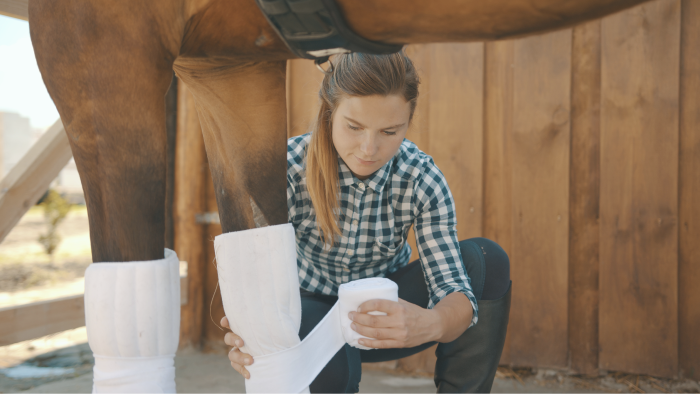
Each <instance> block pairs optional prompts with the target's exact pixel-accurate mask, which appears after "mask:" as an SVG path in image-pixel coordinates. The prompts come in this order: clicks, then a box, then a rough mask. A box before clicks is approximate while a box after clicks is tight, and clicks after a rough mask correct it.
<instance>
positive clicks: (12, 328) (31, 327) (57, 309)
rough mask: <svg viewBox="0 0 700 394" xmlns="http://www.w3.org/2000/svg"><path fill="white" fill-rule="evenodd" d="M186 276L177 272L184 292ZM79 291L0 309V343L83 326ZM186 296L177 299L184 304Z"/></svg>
mask: <svg viewBox="0 0 700 394" xmlns="http://www.w3.org/2000/svg"><path fill="white" fill-rule="evenodd" d="M186 286H187V275H182V274H181V275H180V288H181V294H184V295H185V296H186V295H187V289H186ZM84 298H85V297H84V295H83V294H76V295H72V296H68V297H61V298H55V299H52V300H46V301H39V302H33V303H30V304H23V305H16V306H10V307H5V308H0V346H7V345H11V344H13V343H17V342H21V341H26V340H29V339H34V338H39V337H43V336H46V335H51V334H55V333H57V332H61V331H66V330H70V329H73V328H78V327H83V326H84V325H85V302H84ZM185 302H186V298H182V297H181V299H180V303H181V304H184V303H185Z"/></svg>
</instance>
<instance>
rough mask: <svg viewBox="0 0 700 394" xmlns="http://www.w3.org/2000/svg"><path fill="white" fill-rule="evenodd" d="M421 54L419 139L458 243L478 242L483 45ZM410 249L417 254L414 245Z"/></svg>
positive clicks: (426, 363)
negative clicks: (439, 180)
mask: <svg viewBox="0 0 700 394" xmlns="http://www.w3.org/2000/svg"><path fill="white" fill-rule="evenodd" d="M422 49H423V50H424V52H422V53H423V54H424V56H428V59H425V58H418V56H415V55H414V56H413V58H414V60H415V61H416V62H423V63H422V64H421V65H420V66H421V68H423V67H425V61H426V60H429V61H430V65H429V67H426V68H427V71H426V69H423V73H422V75H421V78H422V80H421V82H422V86H421V91H420V95H421V96H425V98H429V100H430V101H429V102H428V101H427V100H423V101H422V102H420V103H419V104H418V105H419V107H418V108H419V111H422V114H423V116H424V117H423V118H422V119H421V120H419V122H420V124H419V125H420V126H419V127H421V130H420V131H421V132H424V131H426V130H427V132H428V133H427V136H426V137H427V138H426V137H422V136H421V137H419V138H426V139H427V144H428V146H429V147H430V154H431V155H432V156H433V158H434V160H435V163H436V164H437V166H438V167H439V168H440V170H441V171H442V172H443V174H444V175H445V178H446V179H447V182H448V184H449V186H450V189H451V191H452V195H453V197H454V199H455V205H456V211H457V234H458V237H459V239H460V240H461V239H466V238H471V237H477V236H481V230H482V223H481V218H482V212H483V209H482V174H483V171H482V166H483V154H482V152H483V150H482V139H483V124H482V123H483V73H484V70H483V65H484V45H483V44H481V43H476V44H431V45H426V46H424V47H423V48H422ZM421 105H422V106H423V107H420V106H421ZM426 113H427V119H426V118H425V114H426ZM426 126H427V128H426ZM414 127H416V125H414ZM412 131H414V132H415V129H413V130H412ZM416 134H419V133H416ZM419 147H420V145H419ZM412 247H413V249H414V253H417V251H416V249H415V244H414V245H412ZM416 258H417V257H416ZM435 361H436V358H435V348H434V347H432V348H429V349H426V350H424V351H423V352H421V353H419V354H416V355H414V356H411V357H407V358H405V359H402V360H400V361H399V363H398V367H399V368H400V369H403V370H407V371H414V372H428V373H432V372H433V371H434V369H435Z"/></svg>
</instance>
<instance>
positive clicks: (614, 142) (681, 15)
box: [175, 0, 700, 379]
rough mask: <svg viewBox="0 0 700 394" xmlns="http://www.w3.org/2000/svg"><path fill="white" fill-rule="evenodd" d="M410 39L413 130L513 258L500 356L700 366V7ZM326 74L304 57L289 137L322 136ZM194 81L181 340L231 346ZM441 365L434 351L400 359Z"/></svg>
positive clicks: (181, 187) (185, 103) (596, 364)
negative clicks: (424, 41) (201, 217)
mask: <svg viewBox="0 0 700 394" xmlns="http://www.w3.org/2000/svg"><path fill="white" fill-rule="evenodd" d="M407 51H408V53H409V55H410V56H411V58H412V59H413V60H414V62H415V63H416V65H417V66H418V68H419V71H420V75H421V79H422V83H421V93H420V100H419V104H418V109H417V114H416V117H415V121H414V124H413V126H412V128H411V130H410V131H409V134H408V136H407V138H409V139H410V140H412V141H414V142H416V143H417V144H418V146H419V147H420V148H421V149H422V150H424V151H425V152H427V153H428V154H430V155H432V156H433V157H434V158H435V161H436V163H437V164H438V166H439V167H440V168H441V169H442V171H443V172H444V173H445V175H446V177H447V179H448V182H449V184H450V187H451V189H452V192H453V194H454V196H455V200H456V202H457V213H458V223H459V226H458V233H459V237H460V238H469V237H476V236H484V237H488V238H491V239H493V240H495V241H497V242H498V243H499V244H501V245H502V246H503V248H504V249H505V250H506V251H507V252H508V254H509V255H510V258H511V264H512V271H511V275H512V279H513V302H512V310H511V317H510V327H509V336H508V340H507V342H506V347H505V350H504V354H503V357H502V360H501V361H502V363H503V364H508V365H512V366H532V367H548V368H561V369H568V370H570V371H572V372H577V373H584V374H597V373H598V372H599V371H600V370H615V371H625V372H631V373H640V374H650V375H655V376H662V377H673V376H679V375H684V376H686V377H692V378H695V379H698V378H700V335H698V333H700V286H697V285H696V284H697V283H700V2H698V1H694V0H657V1H655V2H651V3H647V4H645V5H642V6H639V7H636V8H634V9H631V10H628V11H625V12H622V13H619V14H616V15H612V16H609V17H606V18H605V19H602V20H599V21H594V22H591V23H588V24H585V25H581V26H578V27H575V28H573V29H568V30H563V31H558V32H553V33H549V34H545V35H540V36H533V37H528V38H522V39H517V40H509V41H500V42H492V43H486V44H483V43H471V44H431V45H413V46H409V47H408V48H407ZM321 77H322V75H321V74H320V73H319V72H318V71H317V70H316V69H315V68H314V67H313V65H312V64H311V63H310V62H308V61H303V60H294V61H290V62H289V67H288V89H287V94H288V107H289V111H288V113H289V132H290V136H291V135H299V134H302V133H304V132H306V131H307V129H308V125H309V123H310V121H311V119H313V117H314V115H315V111H316V108H317V91H318V85H319V82H320V80H321ZM179 94H180V106H179V111H178V117H179V130H178V143H177V145H176V149H177V152H178V153H177V154H178V155H179V156H178V160H177V163H178V164H177V166H178V167H177V168H176V175H175V176H176V191H175V245H176V249H177V252H178V254H179V255H180V257H181V258H182V259H183V260H187V261H189V262H190V268H189V277H190V285H189V286H190V289H189V292H190V301H192V300H193V298H192V297H197V298H196V300H197V301H196V302H190V303H188V305H186V306H184V307H183V308H184V309H183V334H182V340H183V343H184V344H187V343H189V344H195V345H198V344H199V343H200V341H201V340H203V341H204V344H205V347H221V346H223V343H222V338H223V335H222V332H221V331H220V329H219V328H218V327H217V326H216V325H215V323H214V322H213V321H212V320H211V319H210V318H209V313H210V305H211V313H212V316H214V319H213V320H215V321H217V322H218V319H219V318H220V317H221V316H222V315H223V309H222V306H221V301H220V298H219V296H218V295H216V296H214V292H215V288H216V283H217V279H216V271H215V268H214V266H213V265H212V264H210V263H211V262H212V260H213V258H214V254H213V247H212V246H213V242H212V241H213V237H214V236H215V235H217V234H218V233H220V231H221V228H220V226H218V225H217V224H215V223H213V224H209V225H206V226H204V227H197V225H196V224H195V216H194V214H196V213H201V212H207V211H216V202H215V200H214V193H213V188H212V186H211V179H210V177H209V176H206V173H207V168H206V163H205V161H204V148H203V144H202V142H201V138H199V137H197V135H198V134H197V133H192V132H189V131H188V130H190V131H191V130H192V129H196V128H198V125H197V121H196V113H195V111H194V109H193V107H192V106H193V104H192V101H191V98H190V97H189V96H188V93H187V92H186V89H185V88H182V87H181V88H180V89H179ZM185 159H186V160H185ZM187 163H189V164H187ZM192 163H194V164H192ZM195 228H198V230H196V231H197V232H196V234H195V237H194V238H192V237H185V236H184V235H183V234H186V233H187V232H192V231H193V229H195ZM192 239H194V241H192ZM414 250H415V248H414ZM414 257H415V256H414ZM194 261H199V262H200V263H199V265H197V266H196V267H194V266H193V264H192V262H194ZM212 299H213V301H212ZM210 302H211V304H210ZM433 365H434V356H433V355H432V354H431V353H430V351H427V352H425V353H422V354H420V355H417V356H413V357H411V358H408V359H404V360H401V361H399V362H398V363H396V364H395V367H396V368H403V369H408V370H413V371H416V370H420V371H426V372H429V371H431V370H432V368H433Z"/></svg>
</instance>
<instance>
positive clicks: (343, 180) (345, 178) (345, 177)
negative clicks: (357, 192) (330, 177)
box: [338, 156, 395, 193]
mask: <svg viewBox="0 0 700 394" xmlns="http://www.w3.org/2000/svg"><path fill="white" fill-rule="evenodd" d="M394 159H395V157H392V158H391V160H389V161H388V162H387V163H386V164H384V165H383V166H382V167H381V168H380V169H378V170H377V171H375V172H374V173H373V174H372V175H370V177H369V178H367V179H365V180H359V179H357V178H356V177H355V176H354V175H353V174H352V171H350V169H349V168H348V166H347V165H346V164H345V162H344V161H343V159H341V158H340V156H338V185H340V186H341V187H342V186H350V185H355V186H357V185H359V184H360V183H364V184H365V185H367V187H369V188H370V189H372V190H374V191H375V192H376V193H381V191H382V189H384V185H385V184H386V181H387V179H389V174H390V172H391V166H392V165H393V162H394Z"/></svg>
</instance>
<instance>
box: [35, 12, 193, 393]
mask: <svg viewBox="0 0 700 394" xmlns="http://www.w3.org/2000/svg"><path fill="white" fill-rule="evenodd" d="M177 10H178V7H177V4H176V3H175V2H157V1H147V2H100V1H92V2H86V1H70V0H64V1H53V0H45V1H39V0H33V1H32V2H30V8H29V15H30V18H29V22H30V28H31V35H32V42H33V44H34V50H35V53H36V58H37V63H38V65H39V69H40V70H41V73H42V77H43V79H44V82H45V84H46V87H47V89H48V91H49V93H50V95H51V97H52V98H53V100H54V102H55V104H56V106H57V108H58V111H59V113H60V115H61V119H62V121H63V124H64V126H65V130H66V133H67V134H68V138H69V140H70V144H71V149H72V151H73V155H74V157H75V161H76V165H77V167H78V171H79V173H80V178H81V182H82V184H83V189H84V191H85V200H86V203H87V209H88V217H89V221H90V240H91V245H92V255H93V261H94V262H95V263H97V264H91V265H90V267H89V268H88V269H87V271H86V273H85V317H86V326H87V333H88V342H89V344H90V347H91V349H92V351H93V353H94V355H95V367H94V386H93V390H94V391H95V392H175V381H174V372H175V371H174V354H175V351H176V349H177V344H178V337H179V323H180V316H179V315H180V305H179V304H180V302H179V300H180V297H179V273H178V268H179V261H178V258H177V256H176V255H175V253H174V252H173V251H169V250H166V251H165V252H164V249H163V248H164V228H165V225H164V215H165V209H164V205H165V204H164V202H165V180H166V174H165V169H166V132H165V105H164V96H165V93H166V91H167V89H168V86H169V84H170V81H171V78H172V61H173V59H174V58H175V56H176V55H177V52H178V49H179V37H178V36H177V31H178V29H179V30H180V31H182V29H181V28H178V23H179V20H181V18H179V17H178V14H177Z"/></svg>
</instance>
